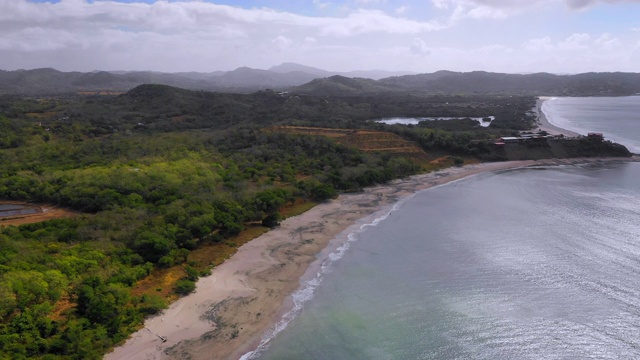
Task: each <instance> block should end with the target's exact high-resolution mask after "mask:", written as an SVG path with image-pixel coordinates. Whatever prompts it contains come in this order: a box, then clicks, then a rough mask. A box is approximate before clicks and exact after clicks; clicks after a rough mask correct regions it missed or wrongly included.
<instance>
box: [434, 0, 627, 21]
mask: <svg viewBox="0 0 640 360" xmlns="http://www.w3.org/2000/svg"><path fill="white" fill-rule="evenodd" d="M431 2H432V4H433V5H434V6H435V7H436V8H438V9H443V10H447V9H455V15H456V18H504V17H507V16H511V15H515V14H520V13H523V12H525V11H528V10H530V9H534V8H539V9H544V8H548V7H549V6H551V5H553V4H558V3H564V4H565V5H566V6H567V7H568V8H569V9H574V10H582V9H585V8H588V7H590V6H594V5H597V4H617V3H640V0H431Z"/></svg>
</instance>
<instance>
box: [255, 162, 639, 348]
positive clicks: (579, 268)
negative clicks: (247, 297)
mask: <svg viewBox="0 0 640 360" xmlns="http://www.w3.org/2000/svg"><path fill="white" fill-rule="evenodd" d="M639 178H640V163H624V162H621V163H609V164H604V165H584V166H568V167H552V168H538V169H519V170H511V171H503V172H499V173H487V174H482V175H479V176H475V177H471V178H467V179H464V180H462V181H458V182H454V183H450V184H448V185H445V186H441V187H437V188H432V189H429V190H427V191H424V192H422V193H419V194H418V195H416V196H414V197H413V198H411V199H409V200H407V201H406V202H404V203H403V204H401V205H400V206H396V210H395V211H391V212H390V213H388V214H386V215H385V216H384V217H383V218H384V219H383V220H382V221H379V222H376V223H374V224H373V226H369V227H364V228H363V231H360V232H354V233H353V234H352V235H353V236H352V240H353V241H351V242H349V246H348V249H346V247H345V248H344V249H343V250H344V251H341V252H338V253H336V254H337V255H338V256H336V259H334V260H335V261H333V262H332V263H331V266H330V267H329V268H328V269H326V270H327V271H325V273H324V274H323V276H322V277H321V278H316V279H314V281H316V282H318V284H314V286H313V288H315V293H314V294H313V296H312V298H311V300H309V301H308V302H306V303H305V304H304V308H303V310H302V311H301V312H300V314H299V315H298V316H297V317H296V318H295V319H294V320H292V321H291V322H290V323H289V324H288V326H287V327H286V328H285V329H284V330H283V331H282V332H281V333H280V334H279V335H278V336H276V337H275V338H274V339H273V340H272V341H271V344H270V347H269V348H268V349H267V350H266V351H264V352H262V353H261V354H260V356H258V358H260V359H267V360H271V359H331V360H334V359H637V358H640V336H638V333H639V330H640V281H638V279H640V222H638V219H639V218H640V182H639V181H638V179H639ZM340 257H341V258H340ZM338 258H339V259H338ZM319 280H321V281H319ZM307 295H310V294H307Z"/></svg>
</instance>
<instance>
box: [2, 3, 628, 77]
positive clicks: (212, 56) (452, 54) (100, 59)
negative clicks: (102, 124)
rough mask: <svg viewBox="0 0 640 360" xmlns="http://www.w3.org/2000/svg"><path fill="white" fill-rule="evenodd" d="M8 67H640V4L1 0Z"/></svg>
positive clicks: (558, 69)
mask: <svg viewBox="0 0 640 360" xmlns="http://www.w3.org/2000/svg"><path fill="white" fill-rule="evenodd" d="M0 32H1V34H2V35H1V36H0V69H4V70H15V69H33V68H40V67H53V68H55V69H58V70H62V71H72V70H77V71H93V70H155V71H165V72H179V71H199V72H210V71H215V70H233V69H235V68H237V67H240V66H248V67H252V68H258V69H267V68H269V67H271V66H274V65H278V64H280V63H283V62H295V63H300V64H304V65H309V66H314V67H319V68H323V69H326V70H333V71H349V70H368V69H383V70H407V71H414V72H433V71H437V70H443V69H445V70H454V71H473V70H486V71H494V72H510V73H528V72H540V71H545V72H552V73H579V72H587V71H630V72H640V0H397V1H396V0H312V1H301V0H211V1H209V0H194V1H156V0H138V1H134V0H114V1H101V0H93V1H87V0H49V1H42V0H0Z"/></svg>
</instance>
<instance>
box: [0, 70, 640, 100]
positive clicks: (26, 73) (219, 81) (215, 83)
mask: <svg viewBox="0 0 640 360" xmlns="http://www.w3.org/2000/svg"><path fill="white" fill-rule="evenodd" d="M141 84H164V85H170V86H175V87H180V88H185V89H192V90H206V91H219V92H240V93H250V92H255V91H258V90H264V89H273V90H279V91H284V90H286V91H292V92H297V93H304V94H309V95H318V96H369V95H380V94H387V93H397V92H408V93H416V92H419V93H429V94H434V93H447V94H452V93H461V94H471V93H473V94H530V95H554V96H606V95H610V96H618V95H634V94H639V93H640V74H638V73H584V74H578V75H554V74H549V73H535V74H526V75H523V74H501V73H489V72H484V71H474V72H466V73H462V72H452V71H438V72H435V73H428V74H411V73H408V72H389V71H380V70H370V71H352V72H344V73H339V72H331V71H326V70H322V69H318V68H313V67H309V66H304V65H300V64H294V63H284V64H281V65H278V66H274V67H272V68H270V69H268V70H261V69H252V68H248V67H240V68H238V69H236V70H233V71H227V72H224V71H216V72H211V73H198V72H182V73H160V72H151V71H133V72H127V71H117V72H106V71H95V72H89V73H82V72H60V71H57V70H54V69H51V68H44V69H34V70H16V71H0V94H26V95H48V94H60V93H73V92H82V91H116V92H121V91H128V90H130V89H132V88H134V87H136V86H139V85H141Z"/></svg>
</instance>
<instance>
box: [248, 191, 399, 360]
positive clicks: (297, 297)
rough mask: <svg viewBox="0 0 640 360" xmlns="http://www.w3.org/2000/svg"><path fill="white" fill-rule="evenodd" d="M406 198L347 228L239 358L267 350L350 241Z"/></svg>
mask: <svg viewBox="0 0 640 360" xmlns="http://www.w3.org/2000/svg"><path fill="white" fill-rule="evenodd" d="M407 199H408V198H405V199H402V200H400V201H398V202H396V203H395V204H394V205H393V206H391V207H387V208H385V209H382V210H380V211H378V212H376V213H374V214H373V215H370V216H368V217H366V218H364V219H363V220H361V221H363V222H365V223H364V224H361V225H360V226H358V224H355V225H354V227H355V229H353V227H352V228H349V229H348V230H347V231H348V232H349V234H348V235H347V237H346V241H345V242H344V243H343V244H342V245H340V246H339V247H338V248H336V249H335V250H334V251H333V252H332V253H330V254H329V255H328V256H327V257H326V258H325V259H324V260H322V262H321V264H320V268H319V270H318V272H317V273H316V274H315V276H314V277H313V278H312V279H311V280H308V281H305V282H303V283H302V286H301V287H300V288H299V289H298V290H297V291H295V292H294V293H293V294H292V295H291V297H292V300H293V306H292V308H291V309H290V310H289V311H287V312H286V313H285V314H284V315H282V318H281V319H280V321H278V322H277V323H276V324H275V325H274V326H273V327H272V328H270V329H269V330H268V331H267V332H266V333H265V334H264V335H263V336H262V339H261V340H260V343H259V344H258V347H257V348H256V349H255V350H253V351H250V352H248V353H246V354H244V355H242V357H241V358H240V360H253V359H257V358H258V357H259V356H260V354H261V353H262V352H264V351H265V350H267V349H268V348H269V345H270V343H271V341H272V340H273V339H274V338H275V337H276V336H277V335H278V334H279V333H280V332H282V331H283V330H284V329H286V328H287V325H289V323H290V322H291V321H292V320H293V319H295V318H296V316H298V314H299V313H300V311H302V308H303V307H304V304H305V303H306V302H307V301H309V300H311V299H312V298H313V295H314V294H315V291H316V289H317V288H318V287H319V286H320V285H321V284H322V280H323V278H324V275H325V274H326V273H327V272H328V271H329V270H330V269H331V267H332V265H333V264H334V263H335V262H337V261H339V260H340V259H342V257H343V256H344V254H345V253H346V252H347V251H348V250H349V248H351V245H350V244H351V243H352V242H355V241H358V239H359V235H360V234H361V233H363V232H364V231H366V230H367V229H368V228H370V227H376V226H378V224H380V222H382V221H384V220H385V219H387V218H388V217H389V215H391V213H393V212H394V211H396V210H398V209H400V207H401V206H402V204H403V203H404V202H405V201H406V200H407ZM370 219H373V220H372V221H371V222H367V221H368V220H370ZM337 238H339V236H338V237H337Z"/></svg>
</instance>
